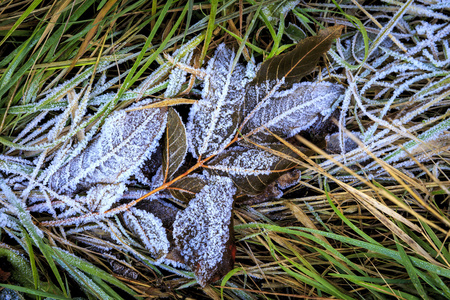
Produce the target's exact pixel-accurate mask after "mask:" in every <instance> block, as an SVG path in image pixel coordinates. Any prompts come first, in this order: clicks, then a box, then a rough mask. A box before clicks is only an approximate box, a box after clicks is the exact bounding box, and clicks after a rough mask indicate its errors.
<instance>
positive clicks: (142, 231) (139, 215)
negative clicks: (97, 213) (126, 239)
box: [123, 208, 170, 258]
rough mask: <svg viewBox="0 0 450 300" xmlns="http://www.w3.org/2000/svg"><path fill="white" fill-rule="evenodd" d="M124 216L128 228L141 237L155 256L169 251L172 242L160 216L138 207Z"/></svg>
mask: <svg viewBox="0 0 450 300" xmlns="http://www.w3.org/2000/svg"><path fill="white" fill-rule="evenodd" d="M123 218H124V220H125V224H126V225H127V226H128V228H130V229H131V230H132V231H133V233H134V234H135V235H137V236H138V237H139V239H140V240H141V241H142V242H143V244H144V245H145V248H147V250H149V251H150V253H151V254H152V255H153V256H154V257H157V258H160V257H163V256H164V255H165V254H167V253H168V252H169V247H170V243H169V241H168V240H167V235H166V229H165V228H164V227H163V224H162V222H161V220H160V219H159V218H157V217H155V216H154V215H153V214H151V213H149V212H147V211H145V210H141V209H137V208H131V209H130V210H129V211H127V212H125V213H124V215H123Z"/></svg>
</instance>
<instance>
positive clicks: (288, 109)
mask: <svg viewBox="0 0 450 300" xmlns="http://www.w3.org/2000/svg"><path fill="white" fill-rule="evenodd" d="M254 91H255V93H249V94H247V97H248V98H252V97H253V98H258V97H259V95H258V93H257V90H254ZM343 91H344V89H343V88H342V86H341V85H338V84H333V83H330V82H315V83H311V82H302V83H296V84H294V85H293V87H292V88H291V89H288V90H284V91H278V92H275V93H273V95H272V96H271V97H270V98H268V99H265V100H264V105H261V106H260V107H259V109H258V110H257V111H256V112H255V113H254V114H253V116H252V117H251V118H250V119H249V121H248V122H247V123H246V124H245V126H244V128H243V129H242V134H243V135H244V136H251V137H252V139H255V140H256V141H257V142H264V143H267V142H271V141H273V140H274V138H273V137H272V135H271V134H270V133H269V132H267V130H266V128H267V129H269V130H270V131H272V132H273V133H275V134H277V135H279V136H281V137H283V138H288V137H291V136H294V135H295V134H297V133H299V132H300V131H301V130H305V129H307V128H309V127H310V126H311V125H313V124H314V123H315V122H316V121H317V120H319V118H320V116H321V115H322V114H323V115H324V114H326V113H330V112H331V107H332V105H333V103H334V102H336V100H337V99H338V98H339V97H340V96H341V95H342V94H343ZM257 101H258V100H257Z"/></svg>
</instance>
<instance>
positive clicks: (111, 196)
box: [75, 182, 126, 212]
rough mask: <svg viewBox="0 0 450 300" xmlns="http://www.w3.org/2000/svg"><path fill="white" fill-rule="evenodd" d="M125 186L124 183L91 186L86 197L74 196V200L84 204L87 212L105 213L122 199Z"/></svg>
mask: <svg viewBox="0 0 450 300" xmlns="http://www.w3.org/2000/svg"><path fill="white" fill-rule="evenodd" d="M125 190H126V186H125V183H124V182H119V183H116V184H112V183H110V184H101V183H99V184H96V185H94V186H92V187H91V188H90V189H89V190H88V191H87V195H86V196H78V195H77V196H76V198H75V200H76V201H78V202H81V203H84V204H85V205H86V206H87V208H88V209H89V211H91V212H94V211H99V212H105V211H107V210H108V209H110V208H111V206H112V205H113V204H114V203H116V202H117V201H118V200H120V198H121V197H122V195H123V193H124V191H125Z"/></svg>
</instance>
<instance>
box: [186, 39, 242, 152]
mask: <svg viewBox="0 0 450 300" xmlns="http://www.w3.org/2000/svg"><path fill="white" fill-rule="evenodd" d="M234 57H235V54H234V52H233V51H232V50H229V49H227V48H226V47H225V45H224V44H221V45H219V47H217V50H216V53H215V54H214V57H213V58H211V59H210V61H209V63H208V67H207V69H206V73H207V75H206V77H205V83H204V89H203V93H202V99H201V100H199V101H198V102H197V103H195V104H194V105H193V106H192V107H191V111H190V113H189V122H188V124H187V135H188V141H189V148H190V151H191V153H192V154H193V155H194V156H195V157H199V156H200V155H206V156H210V155H213V154H217V153H219V152H220V150H222V149H223V148H224V147H225V146H226V145H227V144H228V143H229V142H230V141H231V139H232V138H233V135H234V134H235V132H236V129H237V126H238V125H239V123H240V121H241V106H242V101H243V98H244V86H245V84H246V83H247V81H248V80H247V79H246V77H245V68H244V67H243V66H242V65H241V64H236V67H235V68H234V70H233V71H232V70H231V67H232V65H233V63H232V62H233V60H234Z"/></svg>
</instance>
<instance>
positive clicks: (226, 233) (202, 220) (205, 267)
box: [173, 176, 236, 287]
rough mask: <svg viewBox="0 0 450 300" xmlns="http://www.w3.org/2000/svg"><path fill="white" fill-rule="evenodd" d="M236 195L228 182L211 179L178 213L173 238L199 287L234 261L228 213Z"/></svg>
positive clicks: (223, 273)
mask: <svg viewBox="0 0 450 300" xmlns="http://www.w3.org/2000/svg"><path fill="white" fill-rule="evenodd" d="M235 192H236V189H235V187H234V186H233V183H232V182H231V180H230V179H228V178H226V177H220V176H211V177H210V178H209V182H208V185H206V186H205V187H204V188H203V189H202V190H201V191H200V192H199V193H198V194H197V195H196V196H195V198H194V199H193V200H191V202H190V203H189V206H188V207H187V208H186V209H185V210H184V211H181V212H179V213H178V214H177V218H176V220H175V223H174V230H173V237H174V239H175V243H176V245H177V247H178V248H179V250H180V253H181V255H182V257H183V260H184V262H185V263H186V265H188V266H189V267H190V268H191V269H192V270H193V271H194V273H195V276H196V277H197V281H198V283H199V284H200V285H201V286H203V287H204V286H205V285H207V284H208V283H210V282H213V281H215V280H218V279H220V277H222V276H223V275H225V274H226V273H227V272H228V271H229V270H230V269H231V268H232V265H233V262H234V250H235V248H234V244H233V243H232V240H231V243H230V239H232V234H231V232H230V227H231V210H232V207H233V196H234V194H235Z"/></svg>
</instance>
